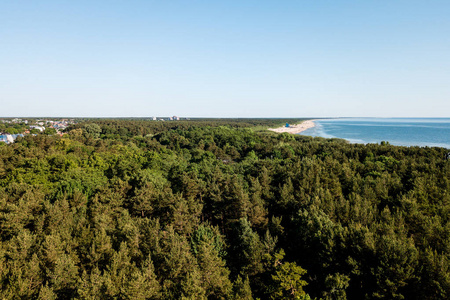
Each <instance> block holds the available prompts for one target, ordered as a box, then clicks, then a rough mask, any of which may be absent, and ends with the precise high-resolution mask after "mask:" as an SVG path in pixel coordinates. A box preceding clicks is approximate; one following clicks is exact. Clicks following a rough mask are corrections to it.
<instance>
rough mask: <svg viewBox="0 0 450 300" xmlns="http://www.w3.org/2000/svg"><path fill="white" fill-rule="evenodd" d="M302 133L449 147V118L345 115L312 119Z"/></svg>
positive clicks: (350, 139)
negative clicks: (313, 123) (357, 116)
mask: <svg viewBox="0 0 450 300" xmlns="http://www.w3.org/2000/svg"><path fill="white" fill-rule="evenodd" d="M315 124H316V127H314V128H311V129H308V130H306V131H303V132H302V133H300V134H302V135H309V136H320V137H325V138H341V139H346V140H348V141H350V142H352V143H362V144H367V143H380V142H381V141H387V142H389V143H390V144H392V145H398V146H429V147H444V148H449V149H450V118H348V119H347V118H346V119H344V118H343V119H324V120H317V121H315Z"/></svg>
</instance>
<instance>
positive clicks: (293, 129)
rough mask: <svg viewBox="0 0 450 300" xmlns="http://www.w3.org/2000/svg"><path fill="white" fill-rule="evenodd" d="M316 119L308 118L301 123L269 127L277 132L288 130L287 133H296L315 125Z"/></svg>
mask: <svg viewBox="0 0 450 300" xmlns="http://www.w3.org/2000/svg"><path fill="white" fill-rule="evenodd" d="M314 121H315V120H306V121H303V122H301V123H300V124H295V125H289V127H285V126H283V127H278V128H269V129H268V130H270V131H273V132H277V133H283V132H287V133H292V134H296V133H300V132H303V131H305V130H307V129H310V128H313V127H315V126H316V124H315V123H314Z"/></svg>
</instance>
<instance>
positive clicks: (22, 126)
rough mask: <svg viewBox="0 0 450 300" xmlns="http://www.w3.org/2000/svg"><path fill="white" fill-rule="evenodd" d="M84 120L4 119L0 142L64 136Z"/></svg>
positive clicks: (176, 118) (161, 118)
mask: <svg viewBox="0 0 450 300" xmlns="http://www.w3.org/2000/svg"><path fill="white" fill-rule="evenodd" d="M145 119H147V120H152V121H180V120H189V118H180V117H178V116H172V117H150V118H145ZM85 120H86V119H84V118H79V119H78V118H69V119H68V118H63V119H59V118H55V119H53V118H26V119H25V118H24V119H21V118H2V119H0V142H3V143H7V144H10V143H13V142H14V141H15V140H16V138H17V137H23V136H25V135H27V134H47V135H55V134H57V135H61V136H62V135H64V134H65V129H66V128H67V127H68V126H69V125H71V124H75V123H78V122H80V121H85Z"/></svg>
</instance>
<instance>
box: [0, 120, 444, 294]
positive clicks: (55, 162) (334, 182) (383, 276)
mask: <svg viewBox="0 0 450 300" xmlns="http://www.w3.org/2000/svg"><path fill="white" fill-rule="evenodd" d="M284 121H285V120H266V121H264V120H247V121H245V120H201V121H182V122H181V121H180V122H150V121H143V120H141V121H129V120H95V121H93V120H91V121H87V122H85V123H79V124H76V125H74V126H72V127H70V128H69V129H68V130H67V134H66V135H64V136H62V137H60V136H48V135H45V134H38V135H37V136H26V137H24V138H20V137H19V138H18V139H17V140H16V143H14V144H11V145H6V144H2V143H0V234H1V240H0V298H2V299H136V300H137V299H257V298H260V299H314V298H316V299H448V298H450V270H449V266H450V265H449V260H450V223H449V218H450V213H449V212H450V161H449V150H448V149H443V148H427V147H425V148H420V147H397V146H391V145H389V144H388V143H383V144H382V145H376V144H369V145H359V144H349V143H347V142H345V141H343V140H338V139H332V140H327V139H322V138H311V137H306V136H300V135H290V134H286V133H283V134H275V133H273V132H268V131H265V130H261V129H262V128H263V127H265V126H272V125H275V124H279V123H282V122H284ZM288 121H291V120H288ZM255 128H257V129H258V130H255Z"/></svg>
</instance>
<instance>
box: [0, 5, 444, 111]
mask: <svg viewBox="0 0 450 300" xmlns="http://www.w3.org/2000/svg"><path fill="white" fill-rule="evenodd" d="M449 16H450V1H448V0H445V1H444V0H443V1H433V0H430V1H423V0H422V1H416V0H409V1H403V0H398V1H392V0H386V1H383V0H377V1H375V0H373V1H356V0H355V1H339V0H334V1H331V0H330V1H320V0H314V1H313V0H304V1H303V0H295V1H289V0H286V1H261V0H259V1H232V0H229V1H211V0H208V1H207V0H205V1H196V0H191V1H187V0H185V1H176V0H174V1H150V0H147V1H133V0H129V1H117V0H109V1H92V0H90V1H85V0H80V1H64V0H59V1H46V0H40V1H31V0H29V1H20V0H2V1H0V104H1V106H0V116H74V117H77V116H79V117H120V116H121V117H126V116H130V117H149V116H169V115H179V116H190V117H343V116H352V117H357V116H358V117H364V116H370V117H371V116H377V117H450V17H449Z"/></svg>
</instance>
